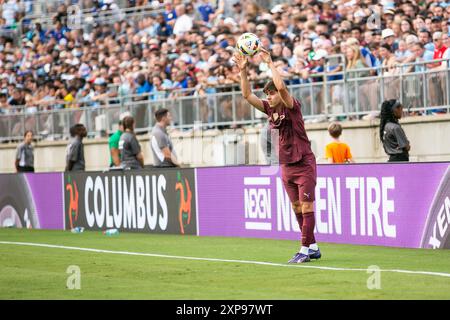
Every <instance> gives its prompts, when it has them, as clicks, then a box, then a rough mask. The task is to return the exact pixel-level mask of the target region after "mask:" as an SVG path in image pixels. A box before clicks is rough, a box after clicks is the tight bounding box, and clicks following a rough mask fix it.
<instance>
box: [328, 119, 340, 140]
mask: <svg viewBox="0 0 450 320" xmlns="http://www.w3.org/2000/svg"><path fill="white" fill-rule="evenodd" d="M328 133H329V134H330V136H332V137H333V138H336V139H337V138H339V137H340V136H341V134H342V126H341V125H340V124H339V123H337V122H332V123H331V124H330V125H329V126H328Z"/></svg>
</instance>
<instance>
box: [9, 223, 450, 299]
mask: <svg viewBox="0 0 450 320" xmlns="http://www.w3.org/2000/svg"><path fill="white" fill-rule="evenodd" d="M0 241H10V242H32V243H44V244H52V245H60V246H71V247H80V248H93V249H103V250H111V251H126V252H138V253H151V254H160V255H170V256H172V257H155V256H139V255H128V254H124V253H121V254H113V253H99V252H86V251H77V250H68V249H63V248H48V247H35V246H23V245H15V244H14V245H13V244H3V243H0V299H227V300H228V299H450V277H445V276H438V275H425V274H405V273H396V272H389V271H386V272H384V271H383V272H381V276H380V277H381V278H380V279H381V289H373V290H369V289H368V288H367V280H368V278H369V277H370V276H371V274H369V273H367V272H366V271H365V270H359V271H358V270H345V271H342V270H322V269H315V268H304V267H302V266H301V265H300V266H292V267H289V266H288V267H286V265H287V264H286V261H287V260H288V259H289V258H290V257H291V256H292V255H293V253H294V251H295V250H296V249H297V248H298V242H295V241H285V240H262V239H241V238H220V237H196V236H173V235H151V234H131V233H128V234H127V233H122V234H120V235H119V236H116V237H107V236H105V235H103V234H102V233H101V232H84V233H82V234H72V233H70V232H67V231H66V232H64V231H43V230H34V231H30V230H22V229H0ZM320 247H321V251H322V254H323V258H322V259H321V260H318V261H313V262H311V263H308V264H306V266H314V267H316V266H317V267H340V268H350V269H367V268H368V267H369V266H371V265H377V266H379V267H380V268H381V269H382V270H387V269H401V270H409V271H429V272H440V273H446V274H449V273H450V251H449V250H435V251H433V250H421V249H417V250H416V249H398V248H384V247H372V246H353V245H337V244H328V243H322V244H320ZM173 256H184V257H198V258H215V259H229V260H246V261H260V262H271V263H273V265H258V264H248V263H241V262H238V261H233V262H226V261H206V260H193V259H177V258H175V257H173ZM71 265H76V266H78V267H79V268H80V271H81V289H79V290H69V289H67V288H66V284H67V279H68V277H69V276H70V274H67V273H66V270H67V268H68V267H69V266H71Z"/></svg>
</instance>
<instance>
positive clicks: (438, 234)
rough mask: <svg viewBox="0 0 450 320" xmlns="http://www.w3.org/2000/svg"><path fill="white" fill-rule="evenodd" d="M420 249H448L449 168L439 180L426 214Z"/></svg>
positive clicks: (449, 245) (449, 229) (449, 233)
mask: <svg viewBox="0 0 450 320" xmlns="http://www.w3.org/2000/svg"><path fill="white" fill-rule="evenodd" d="M421 247H422V248H432V249H450V166H449V167H448V168H447V171H446V173H445V174H444V177H443V178H442V180H441V183H440V185H439V188H438V191H437V192H436V194H435V196H434V199H433V202H432V204H431V207H430V211H429V212H428V218H427V222H426V224H425V228H424V232H423V235H422V241H421Z"/></svg>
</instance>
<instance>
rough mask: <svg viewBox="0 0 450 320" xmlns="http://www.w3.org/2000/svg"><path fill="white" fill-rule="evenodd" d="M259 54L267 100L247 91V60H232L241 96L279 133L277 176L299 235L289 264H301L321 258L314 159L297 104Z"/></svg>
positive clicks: (263, 52)
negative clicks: (316, 229) (267, 75)
mask: <svg viewBox="0 0 450 320" xmlns="http://www.w3.org/2000/svg"><path fill="white" fill-rule="evenodd" d="M259 54H260V55H261V58H262V60H263V62H265V63H267V64H268V66H269V67H270V70H271V71H272V78H273V79H272V80H271V81H269V82H268V83H267V84H266V85H265V86H264V93H265V94H266V95H267V100H261V99H260V98H258V97H257V96H256V95H255V94H254V93H252V91H251V88H250V84H249V81H248V77H247V65H248V60H247V58H246V57H245V56H243V55H242V54H240V53H239V52H235V54H234V61H235V63H236V65H237V66H238V67H239V70H240V75H241V89H242V95H243V96H244V98H245V99H246V100H247V101H248V102H249V103H250V104H251V105H252V106H253V107H255V108H256V109H258V110H260V111H262V112H264V113H266V114H267V115H268V117H269V123H270V126H271V129H272V130H273V129H276V130H279V141H278V146H277V152H278V157H279V159H278V160H279V163H280V167H281V177H282V180H283V184H284V187H285V189H286V191H287V193H288V195H289V199H290V201H291V203H292V208H293V209H294V212H295V216H296V217H297V221H298V224H299V226H300V230H301V233H302V236H301V248H300V251H299V252H297V253H296V254H295V255H294V256H293V257H292V259H290V260H289V263H304V262H308V261H310V259H318V258H320V257H321V253H320V250H319V247H318V246H317V243H316V240H315V238H314V226H315V217H314V199H315V194H314V188H315V186H316V176H317V173H316V159H315V156H314V154H313V152H312V150H311V142H310V141H309V139H308V136H307V135H306V131H305V126H304V122H303V116H302V112H301V105H300V102H299V101H298V100H297V99H295V98H294V97H292V96H291V95H290V94H289V91H288V89H287V87H286V85H285V83H284V81H283V79H282V78H281V76H280V73H279V72H278V70H277V68H276V67H275V66H274V63H273V62H272V58H271V56H270V54H269V52H268V51H267V50H265V49H264V48H261V49H260V53H259ZM273 143H275V142H273Z"/></svg>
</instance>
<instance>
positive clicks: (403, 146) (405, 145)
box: [380, 99, 411, 162]
mask: <svg viewBox="0 0 450 320" xmlns="http://www.w3.org/2000/svg"><path fill="white" fill-rule="evenodd" d="M402 113H403V106H402V104H401V103H400V101H398V100H395V99H391V100H386V101H384V102H383V104H382V105H381V113H380V118H381V119H380V140H381V142H382V143H383V148H384V151H385V152H386V153H387V155H388V156H389V161H388V162H396V161H409V150H410V149H411V146H410V144H409V141H408V138H407V137H406V134H405V132H404V131H403V129H402V127H401V126H400V124H399V123H398V119H400V118H401V117H402Z"/></svg>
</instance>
